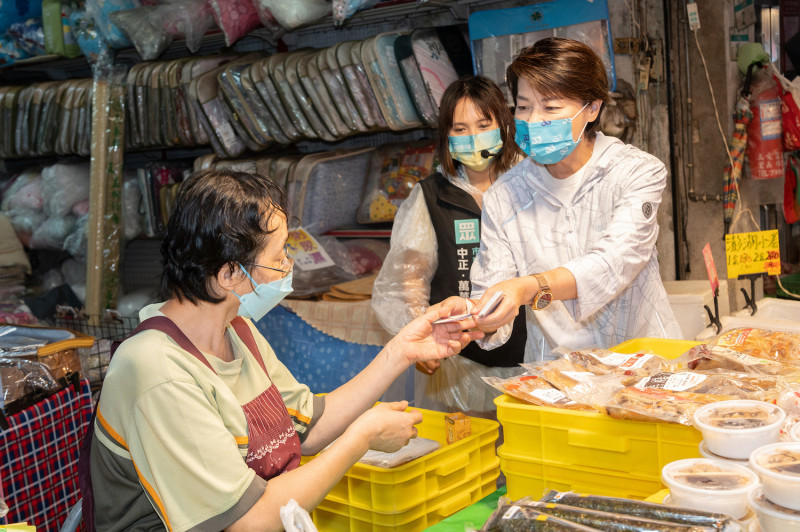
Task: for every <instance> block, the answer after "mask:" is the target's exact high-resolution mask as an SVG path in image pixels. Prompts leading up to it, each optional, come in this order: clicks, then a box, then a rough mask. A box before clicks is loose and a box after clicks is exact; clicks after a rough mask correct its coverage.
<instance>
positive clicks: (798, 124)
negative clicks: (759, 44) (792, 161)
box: [770, 63, 800, 151]
mask: <svg viewBox="0 0 800 532" xmlns="http://www.w3.org/2000/svg"><path fill="white" fill-rule="evenodd" d="M770 69H771V71H772V78H773V79H774V80H775V82H776V83H777V84H778V92H779V93H780V97H781V111H782V121H783V149H784V150H785V151H795V150H800V104H798V102H800V79H796V80H794V81H789V80H788V79H786V78H785V77H784V76H783V75H782V74H781V73H780V72H779V71H778V69H777V68H775V66H774V65H772V63H770Z"/></svg>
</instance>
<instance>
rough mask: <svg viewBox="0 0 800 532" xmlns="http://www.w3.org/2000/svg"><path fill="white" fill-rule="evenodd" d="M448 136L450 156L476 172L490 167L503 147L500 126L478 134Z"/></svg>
mask: <svg viewBox="0 0 800 532" xmlns="http://www.w3.org/2000/svg"><path fill="white" fill-rule="evenodd" d="M447 138H448V139H449V140H450V156H451V157H452V158H453V159H455V160H456V161H458V162H460V163H461V164H463V165H464V166H466V167H467V168H469V169H470V170H474V171H476V172H483V171H484V170H486V169H487V168H489V165H490V164H492V159H494V157H495V155H497V154H498V153H500V150H501V149H502V148H503V139H502V138H501V137H500V128H497V129H493V130H491V131H484V132H483V133H478V134H477V135H462V136H453V135H450V136H449V137H447Z"/></svg>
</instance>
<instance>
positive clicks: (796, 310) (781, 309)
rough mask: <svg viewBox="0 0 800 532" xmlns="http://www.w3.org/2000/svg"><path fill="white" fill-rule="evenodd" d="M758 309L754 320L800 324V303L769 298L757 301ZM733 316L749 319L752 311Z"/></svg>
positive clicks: (743, 310) (743, 311) (746, 310)
mask: <svg viewBox="0 0 800 532" xmlns="http://www.w3.org/2000/svg"><path fill="white" fill-rule="evenodd" d="M756 307H757V311H756V313H755V314H754V315H753V317H754V318H760V319H766V320H779V321H792V322H800V301H791V300H788V299H775V298H774V297H767V298H764V299H761V300H759V301H757V302H756ZM732 316H735V317H737V318H739V317H744V318H749V317H750V309H749V308H746V309H742V310H739V311H736V312H734V313H733V314H732Z"/></svg>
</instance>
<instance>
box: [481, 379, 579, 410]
mask: <svg viewBox="0 0 800 532" xmlns="http://www.w3.org/2000/svg"><path fill="white" fill-rule="evenodd" d="M482 378H483V381H484V382H485V383H486V384H488V385H489V386H492V387H494V388H496V389H497V390H500V391H501V392H503V393H506V394H508V395H510V396H512V397H516V398H517V399H519V400H520V401H525V402H526V403H530V404H533V405H538V406H549V407H552V408H568V409H570V410H586V411H595V409H594V408H592V407H591V406H589V405H584V404H580V403H576V402H575V401H573V400H572V399H570V398H569V397H567V395H566V394H565V393H564V392H562V391H561V390H559V389H558V388H555V387H554V386H553V385H552V384H550V383H549V382H547V381H546V380H544V379H543V378H542V377H540V376H539V375H530V374H528V373H525V374H523V375H518V376H516V377H510V378H508V379H501V378H500V377H482Z"/></svg>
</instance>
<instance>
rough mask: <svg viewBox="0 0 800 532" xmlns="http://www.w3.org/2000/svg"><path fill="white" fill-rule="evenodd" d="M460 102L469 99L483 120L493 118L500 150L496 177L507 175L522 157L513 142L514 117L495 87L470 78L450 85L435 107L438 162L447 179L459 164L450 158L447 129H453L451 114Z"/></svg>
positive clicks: (491, 83)
mask: <svg viewBox="0 0 800 532" xmlns="http://www.w3.org/2000/svg"><path fill="white" fill-rule="evenodd" d="M462 98H467V99H469V100H470V101H471V102H472V103H473V104H475V107H476V108H477V109H479V110H480V111H482V112H483V113H484V116H485V117H487V118H494V119H495V120H496V121H497V124H498V126H499V127H500V138H501V139H502V140H503V149H502V151H501V152H500V155H498V156H497V158H496V159H495V165H496V168H497V175H500V174H503V173H505V172H507V171H508V170H509V169H510V168H511V167H512V166H514V164H515V163H516V162H517V159H518V158H519V155H520V154H521V153H522V152H521V151H520V149H519V147H518V146H517V143H516V142H514V134H515V132H516V128H515V127H514V115H512V114H511V110H510V109H509V108H508V106H507V105H506V100H505V98H504V97H503V92H502V91H501V90H500V87H498V86H497V83H495V82H494V81H492V80H491V79H489V78H487V77H486V76H471V77H468V78H465V79H459V80H457V81H454V82H453V83H451V84H450V86H449V87H447V90H445V91H444V94H443V95H442V102H441V104H440V105H439V160H440V161H441V164H442V169H443V170H444V171H445V173H446V174H447V175H455V174H456V165H457V164H461V163H460V162H458V161H456V160H455V159H453V157H452V156H451V155H450V139H449V138H448V137H449V134H450V129H451V128H452V127H453V114H454V113H455V110H456V104H457V103H458V101H459V100H461V99H462Z"/></svg>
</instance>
